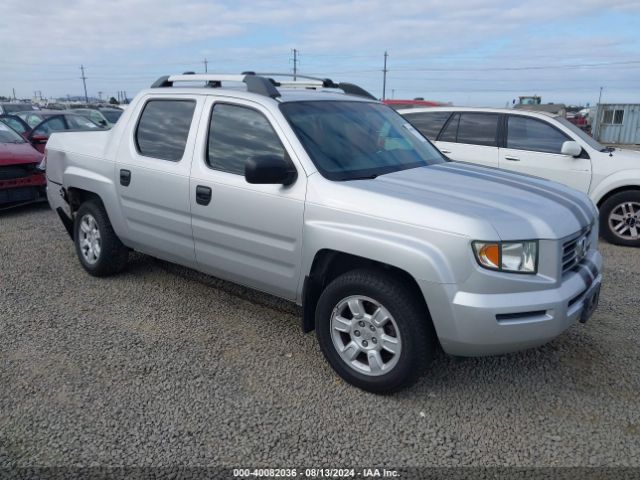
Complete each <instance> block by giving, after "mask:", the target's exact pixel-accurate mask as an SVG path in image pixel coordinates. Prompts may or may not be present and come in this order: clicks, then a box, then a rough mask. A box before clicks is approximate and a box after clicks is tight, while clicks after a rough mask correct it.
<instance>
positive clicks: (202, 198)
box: [196, 185, 211, 205]
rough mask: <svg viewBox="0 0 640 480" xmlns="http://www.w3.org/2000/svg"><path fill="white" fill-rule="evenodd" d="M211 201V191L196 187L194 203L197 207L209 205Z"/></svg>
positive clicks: (201, 186) (203, 187)
mask: <svg viewBox="0 0 640 480" xmlns="http://www.w3.org/2000/svg"><path fill="white" fill-rule="evenodd" d="M210 201H211V189H210V188H209V187H205V186H204V185H198V186H197V187H196V203H197V204H198V205H209V202H210Z"/></svg>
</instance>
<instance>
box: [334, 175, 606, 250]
mask: <svg viewBox="0 0 640 480" xmlns="http://www.w3.org/2000/svg"><path fill="white" fill-rule="evenodd" d="M343 185H344V186H345V187H347V188H349V189H353V191H352V192H350V193H351V194H350V195H347V197H348V198H350V200H349V203H350V207H351V209H354V208H355V209H360V210H362V213H366V214H369V215H371V214H373V215H375V216H379V217H387V218H389V219H390V220H394V221H401V222H406V223H412V224H418V225H423V226H425V227H426V228H435V229H438V230H443V231H449V232H455V233H458V234H461V235H467V236H473V237H475V238H478V239H479V240H490V239H491V238H490V237H488V238H483V237H482V236H487V235H489V234H490V232H493V237H495V233H497V234H498V236H499V239H502V240H524V239H559V238H563V237H565V236H567V235H570V234H573V233H575V232H577V231H579V230H581V229H583V228H585V227H587V225H589V224H591V223H593V222H594V220H595V218H596V209H595V206H594V205H593V203H592V202H591V200H590V199H589V197H587V196H586V195H584V194H582V193H580V192H578V191H576V190H573V189H571V188H569V187H565V186H564V185H560V184H558V183H555V182H551V181H548V180H544V179H540V178H537V177H531V176H526V175H520V174H516V173H511V172H506V171H504V170H498V169H494V168H486V167H480V166H476V165H471V164H465V163H459V162H447V163H444V164H438V165H432V166H428V167H421V168H414V169H409V170H403V171H400V172H395V173H391V174H388V175H382V176H380V177H377V178H375V179H370V180H354V181H348V182H343ZM356 192H357V193H356ZM325 198H326V197H325ZM392 199H393V201H391V200H392ZM343 200H344V197H343ZM343 207H344V205H343ZM488 227H493V228H488Z"/></svg>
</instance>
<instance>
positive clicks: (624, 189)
mask: <svg viewBox="0 0 640 480" xmlns="http://www.w3.org/2000/svg"><path fill="white" fill-rule="evenodd" d="M628 191H635V192H639V193H640V185H623V186H621V187H617V188H614V189H612V190H609V191H608V192H607V193H605V194H604V195H602V197H600V199H599V200H598V203H597V206H598V209H600V207H602V205H603V204H604V202H606V201H607V200H609V199H610V198H611V197H613V196H614V195H616V194H618V193H622V192H628Z"/></svg>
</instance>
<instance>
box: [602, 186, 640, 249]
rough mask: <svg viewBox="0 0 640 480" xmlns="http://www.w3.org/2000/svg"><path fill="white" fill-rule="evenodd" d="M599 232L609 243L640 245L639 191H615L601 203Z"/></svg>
mask: <svg viewBox="0 0 640 480" xmlns="http://www.w3.org/2000/svg"><path fill="white" fill-rule="evenodd" d="M600 233H601V235H602V236H603V237H604V238H605V239H606V240H607V241H608V242H610V243H613V244H616V245H625V246H628V247H640V191H636V190H630V191H626V192H620V193H616V194H615V195H612V196H611V197H610V198H608V199H607V201H606V202H604V203H603V204H602V206H601V207H600Z"/></svg>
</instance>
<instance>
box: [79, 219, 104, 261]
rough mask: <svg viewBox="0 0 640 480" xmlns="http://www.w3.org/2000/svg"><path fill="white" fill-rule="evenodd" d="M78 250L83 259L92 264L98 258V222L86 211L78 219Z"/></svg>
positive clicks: (99, 245) (99, 249)
mask: <svg viewBox="0 0 640 480" xmlns="http://www.w3.org/2000/svg"><path fill="white" fill-rule="evenodd" d="M78 233H79V236H80V252H81V253H82V256H83V257H84V259H85V261H86V262H87V263H89V264H90V265H94V264H95V263H96V262H97V261H98V259H99V258H100V252H101V251H102V242H101V238H100V229H99V228H98V222H96V219H95V218H94V217H93V215H91V214H90V213H86V214H84V215H83V216H82V218H81V219H80V231H79V232H78Z"/></svg>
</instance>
